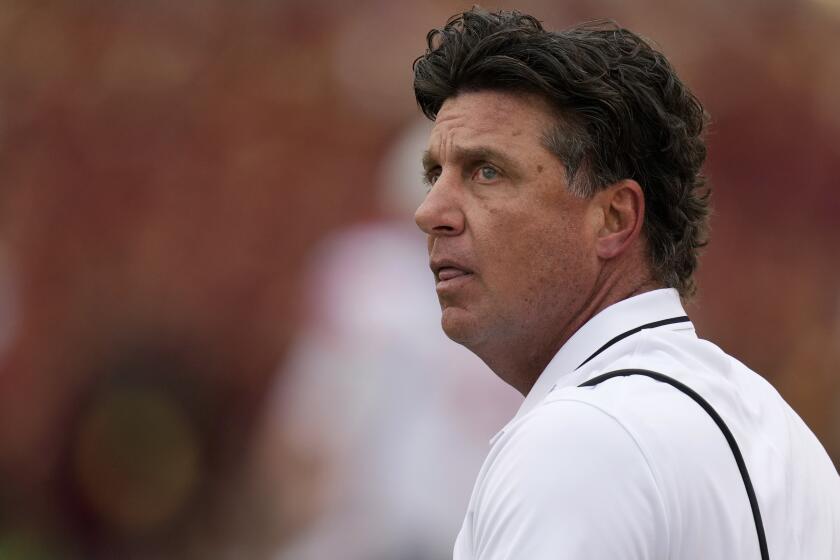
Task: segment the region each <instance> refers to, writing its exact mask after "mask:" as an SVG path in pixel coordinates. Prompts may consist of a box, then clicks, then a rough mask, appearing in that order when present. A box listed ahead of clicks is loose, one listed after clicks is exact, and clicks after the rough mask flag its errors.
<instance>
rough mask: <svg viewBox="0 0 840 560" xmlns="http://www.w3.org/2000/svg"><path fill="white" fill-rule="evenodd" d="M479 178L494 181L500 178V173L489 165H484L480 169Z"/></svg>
mask: <svg viewBox="0 0 840 560" xmlns="http://www.w3.org/2000/svg"><path fill="white" fill-rule="evenodd" d="M478 178H479V179H481V180H483V181H493V180H495V179H498V178H499V172H498V171H496V169H495V168H493V167H490V166H489V165H483V166H481V167H479V169H478Z"/></svg>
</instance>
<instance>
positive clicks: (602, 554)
mask: <svg viewBox="0 0 840 560" xmlns="http://www.w3.org/2000/svg"><path fill="white" fill-rule="evenodd" d="M427 41H428V49H427V51H426V53H425V54H424V55H423V56H421V57H420V58H418V59H417V60H416V61H415V64H414V72H415V74H414V90H415V95H416V98H417V102H418V104H419V105H420V108H421V109H422V110H423V112H424V114H425V115H426V116H427V117H428V118H429V119H431V120H433V121H434V122H435V126H434V128H433V130H432V132H431V135H430V138H429V144H428V149H427V150H426V152H425V154H424V157H423V162H424V168H425V170H426V178H427V183H428V185H429V193H428V195H427V197H426V199H425V200H424V201H423V203H422V204H421V205H420V207H419V208H418V210H417V212H416V215H415V218H416V221H417V224H418V225H419V226H420V228H421V229H422V230H423V231H424V232H425V233H426V234H427V236H428V249H429V261H430V267H431V269H432V271H433V273H434V278H435V281H436V291H437V294H438V298H439V300H440V307H441V309H442V318H441V323H442V326H443V330H444V331H445V332H446V334H447V335H448V336H449V337H450V338H452V339H453V340H455V341H457V342H459V343H461V344H463V345H464V346H465V347H467V348H469V349H470V350H471V351H473V352H474V353H475V354H476V355H477V356H479V357H480V358H481V359H482V360H483V361H484V362H485V363H487V365H488V366H489V367H490V368H491V369H492V370H493V371H494V372H495V373H496V374H497V375H498V376H499V377H500V378H501V379H503V380H504V381H505V382H506V383H508V384H510V385H511V386H513V387H515V388H516V389H517V390H518V391H519V392H521V393H522V394H523V395H524V396H525V397H526V398H525V401H524V403H523V404H522V406H521V408H520V410H519V412H518V413H517V414H516V416H515V417H514V418H513V420H511V421H510V422H509V423H508V425H507V426H505V428H503V429H502V431H501V432H499V434H497V436H496V437H495V438H494V440H493V443H492V447H491V449H490V452H489V455H488V457H487V459H486V461H485V463H484V465H483V466H482V469H481V471H480V473H479V475H478V480H477V481H476V485H475V487H474V490H473V494H472V497H471V499H470V503H469V506H468V509H467V514H466V517H465V519H464V523H463V526H462V529H461V532H460V534H459V536H458V539H457V541H456V543H455V553H454V557H455V558H456V559H459V560H466V559H482V560H492V559H502V558H511V557H517V558H519V557H522V558H532V559H539V558H546V559H547V558H557V557H558V556H560V557H574V558H593V559H594V558H604V559H606V558H617V557H621V558H639V559H650V558H707V557H714V558H725V557H737V558H763V559H767V558H770V557H774V558H801V559H803V560H805V559H814V558H823V559H825V560H828V559H830V558H834V557H836V555H837V554H838V553H840V549H838V548H837V546H838V543H840V477H838V475H837V471H836V470H835V468H834V466H833V465H832V463H831V460H830V458H829V456H828V454H827V453H826V451H825V450H824V448H823V447H822V446H821V444H820V443H819V441H818V440H817V439H816V438H815V437H814V435H813V433H812V432H811V431H810V430H809V429H808V427H807V426H806V425H805V423H804V422H802V420H801V419H800V418H799V416H798V415H797V414H796V413H795V412H794V411H793V410H792V409H791V408H790V407H789V406H788V405H787V403H785V401H784V400H783V399H782V398H781V396H780V395H779V394H778V393H777V392H776V391H775V389H774V388H773V387H772V386H771V385H770V384H769V383H767V382H766V381H765V380H764V379H763V378H761V377H760V376H758V375H757V374H755V373H754V372H752V371H751V370H749V369H748V368H746V367H745V366H744V365H743V364H741V363H740V362H738V361H737V360H735V359H734V358H732V357H730V356H728V355H727V354H725V353H724V352H723V351H722V350H720V349H719V348H718V347H716V346H714V345H712V344H711V343H708V342H706V341H704V340H702V339H699V338H698V337H697V335H696V333H695V331H694V327H693V325H692V324H691V322H690V320H689V318H688V317H687V316H686V313H685V311H684V309H683V307H682V304H681V299H682V298H688V297H690V296H691V295H692V294H693V293H694V291H695V290H694V282H693V278H692V276H693V273H694V270H695V268H696V266H697V258H698V252H699V249H700V248H701V247H703V246H704V245H705V243H706V240H707V237H706V235H707V224H708V222H707V219H708V212H709V207H708V191H707V190H705V189H704V183H705V181H704V178H703V177H702V176H701V175H700V171H701V166H702V164H703V162H704V160H705V156H706V147H705V144H704V141H703V129H704V125H705V118H706V117H705V113H704V111H703V108H702V107H701V105H700V103H699V102H698V101H697V99H696V98H695V97H694V96H693V94H692V93H691V92H690V91H689V90H688V89H687V88H686V87H685V86H684V85H683V84H682V82H681V81H680V80H679V78H678V77H677V75H676V74H675V72H674V70H673V69H672V68H671V66H670V64H669V63H668V61H667V60H666V59H665V57H664V56H663V55H662V54H661V53H659V52H658V51H656V50H654V49H652V48H651V47H650V46H649V45H648V44H647V43H646V42H645V41H644V40H642V39H641V38H639V37H638V36H637V35H635V34H633V33H632V32H630V31H628V30H626V29H623V28H620V27H617V26H615V25H607V24H601V25H584V26H578V27H574V28H571V29H568V30H566V31H561V32H557V33H552V32H548V31H545V30H544V29H543V28H542V26H541V24H540V23H539V22H538V21H537V20H536V19H534V18H533V17H531V16H528V15H524V14H521V13H519V12H515V11H514V12H506V11H500V12H487V11H484V10H482V9H480V8H474V9H472V10H471V11H468V12H464V13H463V14H459V15H457V16H455V17H453V18H451V19H450V20H449V21H448V22H447V24H446V26H445V27H443V28H441V29H436V30H433V31H431V32H430V33H429V34H428V36H427ZM681 393H682V394H681ZM686 397H690V398H686ZM692 401H694V402H692ZM730 430H731V431H730Z"/></svg>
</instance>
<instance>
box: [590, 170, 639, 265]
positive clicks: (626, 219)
mask: <svg viewBox="0 0 840 560" xmlns="http://www.w3.org/2000/svg"><path fill="white" fill-rule="evenodd" d="M598 196H599V198H600V203H601V208H602V211H603V215H604V222H603V226H602V227H601V231H600V232H599V236H598V241H597V245H596V247H597V251H598V256H599V257H600V258H602V259H612V258H615V257H617V256H619V255H621V254H623V253H625V252H626V251H627V249H628V248H629V247H631V246H632V245H633V244H634V242H635V241H636V239H638V237H639V234H640V232H641V229H642V223H643V222H644V214H645V199H644V194H643V193H642V188H641V186H640V185H639V184H638V183H637V182H636V181H633V180H631V179H625V180H622V181H619V182H618V183H615V184H613V185H610V186H609V187H607V188H606V189H604V190H603V191H601V192H600V193H598Z"/></svg>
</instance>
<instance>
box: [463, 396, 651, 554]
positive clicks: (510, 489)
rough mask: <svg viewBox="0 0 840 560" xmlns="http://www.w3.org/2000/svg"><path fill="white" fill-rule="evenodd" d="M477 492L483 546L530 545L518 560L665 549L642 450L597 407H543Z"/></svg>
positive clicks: (507, 443)
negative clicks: (607, 534)
mask: <svg viewBox="0 0 840 560" xmlns="http://www.w3.org/2000/svg"><path fill="white" fill-rule="evenodd" d="M477 491H478V494H477V495H476V496H475V498H476V501H475V503H474V504H473V505H474V508H475V511H474V512H473V514H474V523H475V527H474V530H473V534H474V535H475V537H476V539H477V543H476V547H477V549H478V550H481V549H482V547H483V546H484V547H486V546H488V543H492V542H502V541H504V542H510V543H514V542H518V543H519V544H518V545H516V546H517V547H518V548H512V549H511V550H515V551H517V554H520V553H522V552H523V551H524V550H526V549H527V550H528V554H526V555H525V556H521V557H529V558H535V559H539V558H549V557H551V558H555V557H558V556H557V554H558V551H559V552H562V554H560V556H559V557H574V558H612V557H622V558H659V557H661V556H662V555H663V554H664V551H665V550H667V544H666V543H667V522H666V515H665V513H664V509H663V504H662V499H661V497H660V493H659V490H658V487H657V482H656V480H655V477H654V476H653V473H652V471H651V469H650V467H649V465H648V463H647V459H646V458H645V455H644V453H643V452H642V450H641V449H640V447H639V445H638V444H637V442H636V441H635V439H634V437H633V435H632V434H631V433H630V432H628V431H627V430H626V429H625V427H624V426H623V425H622V423H621V422H620V421H619V420H618V419H616V418H615V417H614V416H613V415H611V414H610V413H609V411H606V410H604V409H603V408H601V407H599V406H598V405H597V404H593V403H591V402H585V401H582V400H574V399H565V400H562V401H553V402H550V403H549V402H545V403H543V404H542V405H540V406H539V407H537V409H535V410H534V411H532V412H531V413H530V414H528V415H527V416H525V417H523V418H522V419H521V420H520V421H518V422H516V423H514V424H513V425H511V426H510V429H509V430H508V431H506V433H505V434H504V435H503V436H502V437H501V438H500V439H499V440H498V441H497V442H496V444H495V445H494V448H493V450H492V451H491V456H490V457H489V458H488V463H487V464H486V468H485V469H484V471H483V472H482V475H481V476H480V478H479V485H478V487H477ZM605 532H607V533H609V534H610V535H611V538H610V539H603V535H604V533H605ZM605 541H608V542H605ZM505 546H510V547H513V546H515V545H514V544H510V545H505ZM492 547H493V546H491V548H492ZM522 547H526V548H522ZM564 554H565V555H566V556H564ZM478 557H480V558H495V556H493V555H491V554H485V555H479V556H478ZM499 557H504V556H499Z"/></svg>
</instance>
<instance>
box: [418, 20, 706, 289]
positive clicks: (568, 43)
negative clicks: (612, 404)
mask: <svg viewBox="0 0 840 560" xmlns="http://www.w3.org/2000/svg"><path fill="white" fill-rule="evenodd" d="M426 40H427V43H428V50H427V51H426V53H425V54H424V55H423V56H421V57H419V58H418V59H417V60H415V61H414V94H415V96H416V98H417V103H418V104H419V105H420V108H421V109H422V111H423V113H424V114H425V115H426V116H427V117H428V118H429V119H431V120H434V119H435V118H436V116H437V113H438V111H439V110H440V108H441V105H443V103H444V101H446V100H447V99H448V98H450V97H454V96H456V95H458V94H459V93H461V92H467V91H480V90H496V91H505V92H515V93H516V92H521V93H523V94H537V95H539V96H541V97H542V98H544V99H545V100H546V101H548V102H549V103H550V105H551V106H552V107H554V108H556V109H557V111H558V118H557V119H556V120H555V122H552V123H550V124H549V125H548V126H547V127H546V132H545V135H544V138H543V141H544V143H545V145H546V147H547V148H548V149H549V150H551V151H552V152H553V153H554V154H555V155H557V156H558V157H559V159H560V160H561V161H562V162H563V164H564V166H565V167H566V170H567V175H568V177H569V185H570V190H571V191H572V192H574V193H575V194H578V195H579V196H592V195H593V194H594V193H595V192H597V191H598V190H599V189H602V188H604V187H606V186H608V185H611V184H613V183H615V182H617V181H620V180H622V179H633V180H635V181H637V182H638V183H639V185H641V187H642V190H643V192H644V196H645V219H644V228H643V232H644V234H645V236H646V238H647V241H648V246H649V248H648V250H649V254H650V262H651V270H652V272H653V274H654V276H655V277H656V278H657V279H658V280H659V281H661V282H663V283H664V284H665V285H666V286H670V287H674V288H677V290H679V292H680V294H681V295H682V296H684V297H688V296H690V295H692V294H693V293H694V291H695V286H694V282H693V280H692V275H693V273H694V270H695V269H696V268H697V259H698V254H699V250H700V249H701V248H702V247H703V246H705V245H706V243H707V235H708V216H709V189H708V188H706V186H705V178H704V177H703V175H701V173H700V169H701V166H702V165H703V161H704V160H705V158H706V146H705V143H704V140H703V128H704V126H705V124H706V121H707V117H706V113H705V112H704V111H703V107H702V106H701V104H700V102H699V101H698V100H697V98H696V97H695V96H694V95H693V94H692V93H691V92H690V91H689V90H688V88H687V87H686V86H685V85H684V84H683V83H682V81H680V79H679V78H678V77H677V75H676V72H675V71H674V69H673V68H672V67H671V65H670V64H669V63H668V61H667V60H666V58H665V56H664V55H663V54H662V53H660V52H658V51H657V50H655V49H654V48H652V47H651V46H650V45H649V44H648V43H647V42H646V41H645V40H644V39H642V38H641V37H639V36H638V35H636V34H635V33H633V32H631V31H628V30H627V29H623V28H621V27H619V26H617V25H616V24H614V23H612V22H596V23H588V24H583V25H579V26H575V27H572V28H570V29H567V30H564V31H560V32H550V31H546V30H544V29H543V27H542V25H541V24H540V22H539V21H537V20H536V19H535V18H534V17H532V16H529V15H525V14H522V13H519V12H516V11H499V12H487V11H485V10H482V9H480V8H477V7H476V8H473V9H472V10H471V11H468V12H464V13H462V14H458V15H456V16H453V17H452V18H450V19H449V21H448V22H447V23H446V25H445V26H444V27H443V28H442V29H433V30H432V31H430V32H429V34H428V35H427V38H426Z"/></svg>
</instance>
